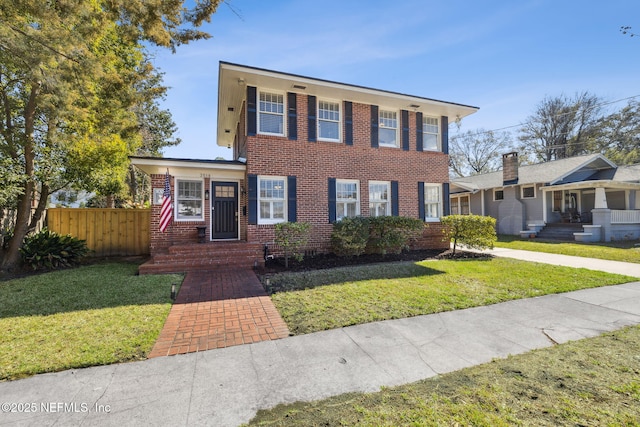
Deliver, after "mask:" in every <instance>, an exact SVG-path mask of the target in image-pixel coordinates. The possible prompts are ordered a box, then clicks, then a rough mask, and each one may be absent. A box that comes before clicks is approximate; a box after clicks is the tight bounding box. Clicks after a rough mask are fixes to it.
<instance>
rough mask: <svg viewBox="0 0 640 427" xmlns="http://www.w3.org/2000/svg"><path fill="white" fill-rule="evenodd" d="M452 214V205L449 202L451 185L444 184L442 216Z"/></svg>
mask: <svg viewBox="0 0 640 427" xmlns="http://www.w3.org/2000/svg"><path fill="white" fill-rule="evenodd" d="M450 214H451V203H450V201H449V183H448V182H445V183H444V184H442V216H447V215H450Z"/></svg>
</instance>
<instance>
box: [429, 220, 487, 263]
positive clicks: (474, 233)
mask: <svg viewBox="0 0 640 427" xmlns="http://www.w3.org/2000/svg"><path fill="white" fill-rule="evenodd" d="M440 221H441V222H442V224H443V225H445V229H444V233H445V238H446V239H447V240H449V241H452V242H453V255H455V253H456V246H457V245H458V243H461V244H463V245H466V246H468V247H470V248H473V249H493V244H494V243H495V242H496V240H497V236H496V219H495V218H492V217H490V216H481V215H449V216H445V217H442V218H441V219H440Z"/></svg>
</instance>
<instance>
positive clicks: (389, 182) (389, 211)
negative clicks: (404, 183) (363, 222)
mask: <svg viewBox="0 0 640 427" xmlns="http://www.w3.org/2000/svg"><path fill="white" fill-rule="evenodd" d="M372 184H373V185H385V186H386V187H387V199H386V200H383V199H376V200H372V199H371V185H372ZM368 187H369V216H374V215H372V214H371V204H372V203H386V204H387V209H386V212H385V213H384V214H385V215H391V203H392V200H391V181H369V185H368ZM376 216H377V215H376Z"/></svg>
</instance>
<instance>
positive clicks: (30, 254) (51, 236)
mask: <svg viewBox="0 0 640 427" xmlns="http://www.w3.org/2000/svg"><path fill="white" fill-rule="evenodd" d="M87 253H89V249H88V248H87V244H86V242H85V241H84V240H80V239H77V238H75V237H73V236H72V235H70V234H67V235H61V234H58V233H56V232H55V231H50V230H48V229H47V228H44V229H42V230H41V231H39V232H37V233H34V234H30V235H28V236H27V237H26V238H25V239H24V242H23V244H22V247H21V248H20V254H21V256H22V261H23V262H24V263H25V264H29V265H30V266H31V268H33V269H34V270H37V269H39V268H52V269H55V268H62V267H69V266H71V265H73V264H76V263H77V262H78V261H80V259H81V258H82V257H84V256H85V255H86V254H87Z"/></svg>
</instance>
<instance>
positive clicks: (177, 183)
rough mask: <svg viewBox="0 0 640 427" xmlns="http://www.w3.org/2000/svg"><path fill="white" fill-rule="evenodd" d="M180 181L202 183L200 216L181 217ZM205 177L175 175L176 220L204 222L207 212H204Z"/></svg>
mask: <svg viewBox="0 0 640 427" xmlns="http://www.w3.org/2000/svg"><path fill="white" fill-rule="evenodd" d="M179 182H199V183H200V215H199V216H190V217H183V218H180V215H179V211H178V207H179V204H180V202H179V198H178V192H179V187H180V186H179ZM204 190H205V188H204V179H202V178H200V179H198V178H191V177H178V176H174V177H173V217H174V218H175V220H176V222H194V221H195V222H202V221H204V219H205V214H204V210H205V201H206V200H204Z"/></svg>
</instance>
